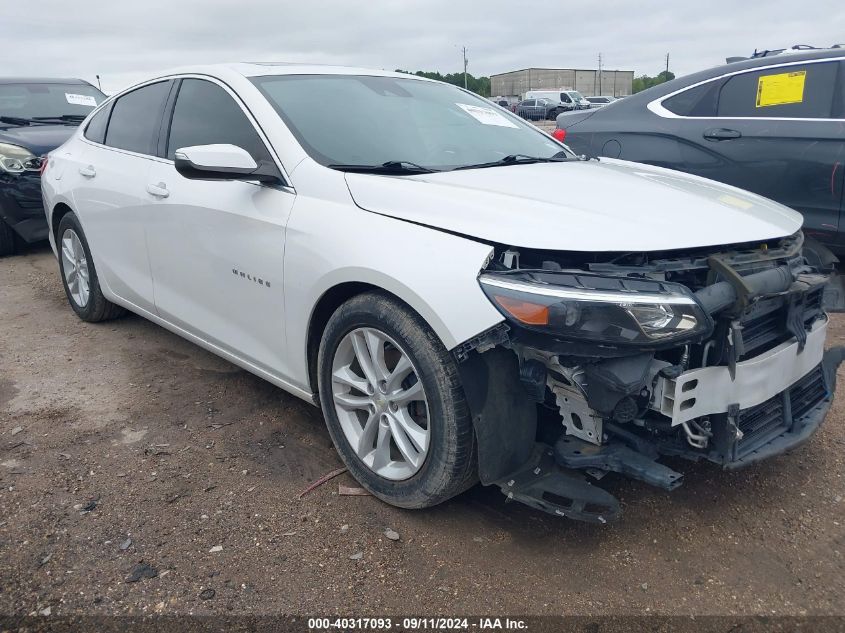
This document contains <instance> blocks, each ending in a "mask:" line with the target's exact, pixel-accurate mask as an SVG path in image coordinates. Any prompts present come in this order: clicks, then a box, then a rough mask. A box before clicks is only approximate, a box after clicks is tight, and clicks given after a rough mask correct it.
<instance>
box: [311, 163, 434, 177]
mask: <svg viewBox="0 0 845 633" xmlns="http://www.w3.org/2000/svg"><path fill="white" fill-rule="evenodd" d="M328 167H331V168H332V169H337V170H338V171H351V172H357V173H362V174H432V173H434V172H436V171H438V170H437V169H430V168H428V167H423V166H422V165H417V164H416V163H412V162H410V161H407V160H389V161H387V162H384V163H382V164H381V165H344V164H339V163H334V164H331V165H328Z"/></svg>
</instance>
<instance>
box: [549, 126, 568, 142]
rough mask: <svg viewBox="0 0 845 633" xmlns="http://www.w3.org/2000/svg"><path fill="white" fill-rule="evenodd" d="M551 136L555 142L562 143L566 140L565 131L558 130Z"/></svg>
mask: <svg viewBox="0 0 845 633" xmlns="http://www.w3.org/2000/svg"><path fill="white" fill-rule="evenodd" d="M552 136H554V137H555V138H556V139H557V140H559V141H560V142H561V143H563V141H565V140H566V130H562V129H560V128H558V129H556V130H555V131H554V132H552Z"/></svg>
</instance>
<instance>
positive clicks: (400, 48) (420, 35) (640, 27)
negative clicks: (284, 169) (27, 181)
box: [0, 0, 845, 91]
mask: <svg viewBox="0 0 845 633" xmlns="http://www.w3.org/2000/svg"><path fill="white" fill-rule="evenodd" d="M840 7H841V5H839V3H838V2H836V1H835V0H816V1H815V2H813V6H812V10H809V8H808V5H807V4H806V3H796V2H794V1H767V2H763V1H762V0H756V1H753V2H736V0H730V1H728V0H714V1H711V2H707V3H702V2H689V1H681V2H666V1H665V0H661V1H659V2H658V1H655V0H642V1H640V2H636V3H635V2H629V1H624V0H604V1H603V2H601V3H584V2H560V3H524V2H517V1H516V0H509V1H502V0H485V1H484V2H481V1H479V0H473V1H462V0H449V1H445V0H426V1H422V0H402V1H388V0H370V1H369V2H366V3H358V2H350V1H349V0H343V1H339V0H323V1H320V2H289V1H284V2H280V1H278V0H248V1H246V2H231V1H230V0H226V1H223V0H168V1H164V0H145V1H144V2H131V3H130V2H120V1H115V0H112V1H108V0H99V1H98V0H76V1H75V2H72V3H69V2H67V1H66V0H37V1H35V2H23V1H21V0H18V1H17V2H11V1H10V2H6V3H4V6H3V10H2V12H3V18H2V22H0V41H2V42H3V44H4V49H5V50H6V51H7V54H6V59H7V63H6V64H5V65H4V71H3V72H4V73H8V74H13V75H38V76H74V77H83V78H85V79H88V80H89V81H93V80H94V76H95V75H97V74H99V75H100V76H101V77H102V81H103V87H104V88H105V89H106V90H107V91H115V90H118V89H120V88H123V87H125V86H126V85H130V84H131V83H134V82H136V81H139V80H141V79H143V78H145V77H149V76H152V75H155V74H156V73H158V72H159V71H161V70H164V69H167V68H171V67H174V66H183V65H186V64H192V63H214V62H224V61H300V62H317V63H334V64H343V65H355V66H367V67H374V68H386V69H391V70H392V69H394V68H404V69H409V70H418V69H420V70H439V71H441V72H444V73H446V72H455V71H458V70H460V68H461V53H460V46H462V45H465V46H467V48H468V49H469V52H468V57H469V62H470V63H469V70H470V72H472V73H473V74H475V75H489V74H491V73H497V72H505V71H508V70H514V69H518V68H526V67H529V66H531V67H560V68H595V66H596V64H597V57H598V54H599V53H601V54H602V58H603V65H604V67H605V68H608V69H620V70H634V71H635V72H636V73H637V74H643V73H645V74H650V75H654V74H656V73H657V72H659V71H660V70H662V69H663V67H664V64H665V55H666V53H667V52H668V53H669V54H670V60H669V67H670V69H671V70H672V71H673V72H675V73H676V74H678V75H681V74H686V73H689V72H693V71H695V70H700V69H702V68H706V67H708V66H713V65H716V64H720V63H723V62H724V59H725V57H727V56H730V55H741V54H749V53H751V52H752V51H753V50H754V48H777V47H783V46H789V45H792V44H813V45H817V46H827V45H830V44H833V43H835V41H836V39H837V38H843V36H842V35H841V34H842V33H844V32H845V11H843V10H842V9H841V8H840ZM9 51H14V53H13V54H11V55H9V53H8V52H9Z"/></svg>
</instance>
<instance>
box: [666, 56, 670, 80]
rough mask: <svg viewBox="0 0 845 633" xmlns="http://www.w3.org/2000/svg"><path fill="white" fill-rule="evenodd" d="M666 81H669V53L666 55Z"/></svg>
mask: <svg viewBox="0 0 845 633" xmlns="http://www.w3.org/2000/svg"><path fill="white" fill-rule="evenodd" d="M666 79H667V80H668V79H669V53H666Z"/></svg>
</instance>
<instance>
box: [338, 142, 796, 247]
mask: <svg viewBox="0 0 845 633" xmlns="http://www.w3.org/2000/svg"><path fill="white" fill-rule="evenodd" d="M346 182H347V184H348V187H349V191H350V193H351V195H352V198H353V199H354V201H355V203H356V204H357V205H358V206H359V207H361V208H362V209H365V210H367V211H372V212H374V213H379V214H382V215H386V216H390V217H394V218H398V219H401V220H407V221H409V222H415V223H418V224H423V225H426V226H431V227H434V228H437V229H442V230H445V231H450V232H454V233H459V234H462V235H466V236H470V237H475V238H478V239H480V240H483V241H487V242H496V243H500V244H506V245H509V246H519V247H524V248H536V249H549V250H569V251H592V252H600V251H660V250H672V249H679V248H694V247H700V246H716V245H722V244H736V243H740V242H750V241H756V240H765V239H772V238H777V237H783V236H785V235H789V234H792V233H794V232H795V231H797V230H798V229H799V228H800V227H801V222H802V218H801V215H800V214H798V213H796V212H795V211H792V210H791V209H788V208H787V207H784V206H782V205H780V204H778V203H776V202H773V201H771V200H768V199H766V198H763V197H761V196H758V195H756V194H752V193H749V192H747V191H743V190H741V189H737V188H735V187H731V186H728V185H723V184H721V183H717V182H714V181H712V180H707V179H705V178H699V177H697V176H691V175H688V174H683V173H681V172H677V171H672V170H669V169H663V168H660V167H652V166H648V165H641V164H639V163H630V162H626V161H620V160H612V159H605V158H603V159H601V162H599V161H595V160H591V161H577V162H565V163H539V164H533V165H511V166H507V167H493V168H487V169H470V170H460V171H451V172H440V173H432V174H420V175H414V176H381V175H373V174H353V173H347V174H346ZM432 255H433V256H437V254H436V253H433V254H432Z"/></svg>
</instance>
